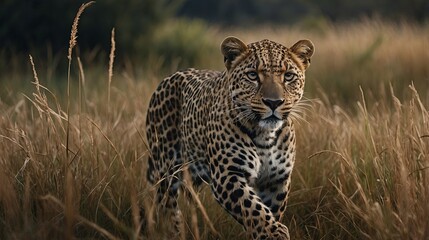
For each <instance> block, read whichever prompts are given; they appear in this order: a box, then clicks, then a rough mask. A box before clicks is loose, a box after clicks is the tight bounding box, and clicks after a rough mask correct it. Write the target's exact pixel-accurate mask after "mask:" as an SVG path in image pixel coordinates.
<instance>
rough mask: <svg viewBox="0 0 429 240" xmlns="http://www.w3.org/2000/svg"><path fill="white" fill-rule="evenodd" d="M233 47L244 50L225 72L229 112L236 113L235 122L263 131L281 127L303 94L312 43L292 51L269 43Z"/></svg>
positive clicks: (297, 45)
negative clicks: (230, 107)
mask: <svg viewBox="0 0 429 240" xmlns="http://www.w3.org/2000/svg"><path fill="white" fill-rule="evenodd" d="M234 40H237V39H236V38H234ZM225 41H226V40H225ZM235 44H236V45H235V46H241V47H243V50H242V51H240V54H239V55H237V56H235V58H234V56H232V58H234V59H233V60H232V61H231V62H230V65H229V69H228V70H229V75H228V77H229V78H230V81H229V82H230V85H229V92H230V97H231V101H232V109H233V111H236V112H237V115H236V116H235V119H234V120H235V121H240V122H241V123H253V124H255V125H258V126H259V127H261V128H266V129H278V128H280V127H281V126H282V125H283V122H284V121H285V120H286V119H287V118H288V116H289V114H290V112H291V111H292V110H293V107H294V105H295V104H296V103H298V102H299V100H300V99H301V98H302V95H303V93H304V83H305V75H304V73H305V69H306V68H307V67H308V65H309V62H310V57H311V55H312V53H313V50H314V47H313V45H312V43H311V42H310V41H308V40H302V41H300V42H298V43H296V44H295V45H294V46H293V47H291V48H287V47H285V46H283V45H281V44H278V43H275V42H272V41H269V40H262V41H259V42H256V43H252V44H249V45H247V46H245V45H237V43H235ZM238 44H239V43H238ZM225 46H228V45H225ZM229 51H230V52H231V49H229ZM225 58H226V64H227V68H228V61H229V60H230V59H228V55H227V56H225Z"/></svg>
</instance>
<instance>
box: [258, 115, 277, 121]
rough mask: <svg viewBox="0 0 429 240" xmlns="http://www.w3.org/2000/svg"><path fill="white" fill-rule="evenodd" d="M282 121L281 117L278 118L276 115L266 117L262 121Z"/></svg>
mask: <svg viewBox="0 0 429 240" xmlns="http://www.w3.org/2000/svg"><path fill="white" fill-rule="evenodd" d="M280 120H281V119H280V118H279V117H277V116H276V115H274V114H272V115H271V116H269V117H266V118H264V119H262V121H267V122H277V121H280Z"/></svg>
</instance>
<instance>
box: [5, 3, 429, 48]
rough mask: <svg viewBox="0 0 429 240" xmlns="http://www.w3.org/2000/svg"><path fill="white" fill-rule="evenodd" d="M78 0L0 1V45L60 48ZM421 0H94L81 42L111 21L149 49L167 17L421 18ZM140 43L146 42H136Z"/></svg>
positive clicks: (125, 39)
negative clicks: (95, 0) (155, 34)
mask: <svg viewBox="0 0 429 240" xmlns="http://www.w3.org/2000/svg"><path fill="white" fill-rule="evenodd" d="M84 2H85V1H83V0H3V1H1V2H0V23H1V24H0V46H1V47H0V48H1V49H7V50H11V51H13V52H28V51H30V50H37V49H40V48H42V49H45V48H46V47H47V46H49V47H50V48H52V50H53V52H58V51H66V48H67V44H68V39H69V35H70V26H71V23H72V21H73V18H74V15H75V13H76V11H77V9H78V8H79V6H80V5H81V4H82V3H84ZM428 12H429V2H428V1H426V0H378V1H372V0H359V1H351V0H346V1H340V0H235V1H229V0H205V1H200V0H181V1H180V0H179V1H171V0H128V1H116V0H100V1H97V2H96V5H95V6H92V7H91V8H89V9H88V10H86V12H85V13H84V15H87V16H85V17H83V18H82V19H81V22H80V25H79V45H80V47H81V48H84V49H86V48H89V49H93V48H96V47H101V48H102V49H104V50H106V49H108V48H109V43H110V40H109V39H110V37H109V35H110V30H111V29H112V28H113V27H115V28H116V31H117V34H116V36H117V42H118V45H119V47H120V49H121V51H120V53H121V52H122V53H124V54H132V53H135V50H136V49H139V50H140V51H142V52H143V54H144V53H145V50H147V49H149V50H150V49H151V48H152V47H151V41H152V40H153V35H154V31H155V29H157V28H159V27H160V26H161V25H162V24H164V23H165V22H166V20H167V19H171V18H175V17H176V18H177V17H184V18H188V19H195V18H198V19H202V20H203V21H206V22H209V23H212V24H216V25H219V26H228V27H229V26H246V27H248V26H251V25H254V24H275V25H284V24H295V23H299V22H302V21H305V20H306V19H317V20H324V21H330V22H338V21H351V20H354V19H356V18H361V17H368V16H369V17H371V16H374V15H375V16H381V17H383V18H386V19H388V20H392V21H399V20H404V19H405V20H409V21H415V22H424V21H425V20H427V18H428ZM141 46H146V47H145V48H147V49H144V47H143V48H142V47H141Z"/></svg>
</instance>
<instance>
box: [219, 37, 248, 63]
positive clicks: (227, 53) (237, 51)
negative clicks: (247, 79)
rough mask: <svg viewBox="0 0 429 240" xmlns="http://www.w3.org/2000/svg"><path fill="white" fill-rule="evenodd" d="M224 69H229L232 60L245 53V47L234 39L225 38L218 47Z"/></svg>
mask: <svg viewBox="0 0 429 240" xmlns="http://www.w3.org/2000/svg"><path fill="white" fill-rule="evenodd" d="M220 49H221V51H222V54H223V59H224V62H225V66H226V69H228V70H229V69H230V68H231V66H232V64H233V62H234V60H235V59H236V58H237V57H238V56H240V55H241V54H243V53H244V52H246V51H247V46H246V44H245V43H243V42H242V41H241V40H240V39H238V38H236V37H227V38H225V40H223V42H222V44H221V45H220Z"/></svg>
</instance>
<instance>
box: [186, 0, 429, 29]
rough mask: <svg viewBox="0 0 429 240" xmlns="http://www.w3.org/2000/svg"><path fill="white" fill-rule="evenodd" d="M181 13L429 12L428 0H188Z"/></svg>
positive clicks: (346, 15)
mask: <svg viewBox="0 0 429 240" xmlns="http://www.w3.org/2000/svg"><path fill="white" fill-rule="evenodd" d="M178 13H179V15H183V16H192V17H198V18H202V19H205V20H207V21H210V22H215V23H222V24H225V25H230V24H234V25H249V24H255V23H256V24H257V23H275V24H290V23H296V22H298V21H302V20H303V19H305V18H309V17H311V18H326V19H327V20H328V21H332V22H338V21H352V20H356V19H358V18H360V17H363V16H365V17H368V16H369V17H371V16H373V15H377V16H381V17H383V18H386V19H388V20H393V21H395V20H409V21H416V22H423V21H425V20H426V19H427V18H428V16H429V1H428V0H375V1H374V0H358V1H356V0H234V1H230V0H205V1H200V0H186V1H184V3H183V5H182V7H181V8H180V9H179V12H178Z"/></svg>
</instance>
